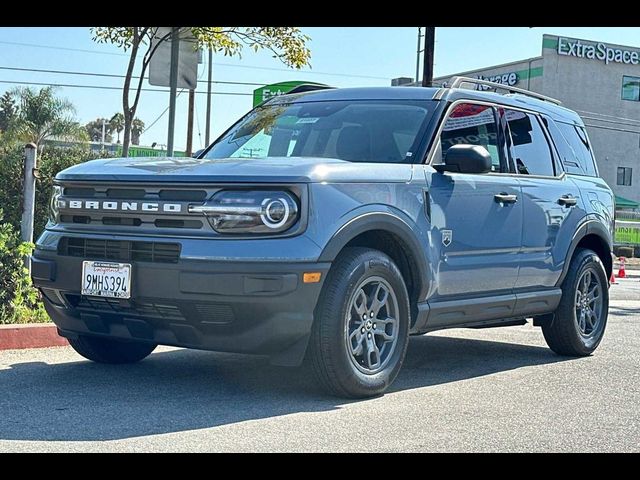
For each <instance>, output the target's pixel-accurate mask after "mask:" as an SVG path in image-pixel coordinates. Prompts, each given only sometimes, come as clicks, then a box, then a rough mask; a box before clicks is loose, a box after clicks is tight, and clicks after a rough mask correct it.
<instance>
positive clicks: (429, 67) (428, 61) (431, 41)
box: [422, 27, 436, 87]
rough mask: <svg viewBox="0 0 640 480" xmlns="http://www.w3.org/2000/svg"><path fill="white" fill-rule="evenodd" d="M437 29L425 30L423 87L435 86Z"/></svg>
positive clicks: (426, 28) (428, 28)
mask: <svg viewBox="0 0 640 480" xmlns="http://www.w3.org/2000/svg"><path fill="white" fill-rule="evenodd" d="M435 36H436V28H435V27H425V29H424V65H423V66H422V67H423V68H422V86H423V87H430V86H432V84H433V50H434V46H435Z"/></svg>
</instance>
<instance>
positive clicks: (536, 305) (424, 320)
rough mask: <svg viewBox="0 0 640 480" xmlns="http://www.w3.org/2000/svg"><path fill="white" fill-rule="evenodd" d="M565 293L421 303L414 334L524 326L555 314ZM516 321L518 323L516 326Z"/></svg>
mask: <svg viewBox="0 0 640 480" xmlns="http://www.w3.org/2000/svg"><path fill="white" fill-rule="evenodd" d="M561 296H562V290H561V289H560V288H551V289H545V290H539V291H534V292H517V293H509V294H505V295H492V296H486V297H475V298H465V299H454V300H440V301H431V302H423V303H419V304H418V318H417V319H416V322H415V324H414V326H413V328H412V329H411V333H412V334H420V333H426V332H429V331H433V330H440V329H444V328H460V327H477V328H482V327H495V326H500V325H503V326H507V325H514V324H522V319H523V318H526V317H532V316H535V315H544V314H548V313H551V312H553V311H555V309H556V308H557V307H558V304H559V303H560V297H561ZM514 322H515V323H514Z"/></svg>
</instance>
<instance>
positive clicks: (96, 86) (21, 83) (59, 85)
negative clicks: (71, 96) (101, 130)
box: [0, 80, 253, 96]
mask: <svg viewBox="0 0 640 480" xmlns="http://www.w3.org/2000/svg"><path fill="white" fill-rule="evenodd" d="M0 83H8V84H10V85H35V86H43V87H69V88H94V89H98V90H122V87H108V86H105V85H78V84H73V83H43V82H19V81H13V80H0ZM141 90H142V91H143V92H163V93H168V92H169V90H168V89H164V88H142V89H141ZM196 93H201V94H206V93H207V92H196ZM211 93H212V94H213V95H240V96H252V95H253V93H243V92H211Z"/></svg>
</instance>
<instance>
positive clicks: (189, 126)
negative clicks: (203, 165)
mask: <svg viewBox="0 0 640 480" xmlns="http://www.w3.org/2000/svg"><path fill="white" fill-rule="evenodd" d="M195 96H196V92H195V90H193V89H190V90H189V112H188V116H187V148H186V151H185V153H184V155H185V157H190V156H191V153H192V150H193V102H194V100H195Z"/></svg>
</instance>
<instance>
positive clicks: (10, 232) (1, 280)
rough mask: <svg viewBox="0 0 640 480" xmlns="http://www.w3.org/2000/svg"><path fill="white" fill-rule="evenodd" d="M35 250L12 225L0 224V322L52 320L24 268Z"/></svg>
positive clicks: (0, 212)
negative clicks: (27, 258)
mask: <svg viewBox="0 0 640 480" xmlns="http://www.w3.org/2000/svg"><path fill="white" fill-rule="evenodd" d="M0 222H2V211H1V210H0ZM32 249H33V245H32V244H29V243H24V242H22V241H21V240H20V235H19V233H18V232H17V231H16V229H14V228H13V226H11V225H10V224H9V223H0V323H27V322H47V321H49V317H48V316H47V314H46V312H45V311H44V307H43V306H42V303H41V302H40V298H39V293H38V291H37V290H36V289H35V288H34V287H33V286H32V285H31V279H30V278H29V272H28V270H27V269H26V268H25V266H24V258H25V257H26V256H27V255H29V254H30V253H31V251H32Z"/></svg>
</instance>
